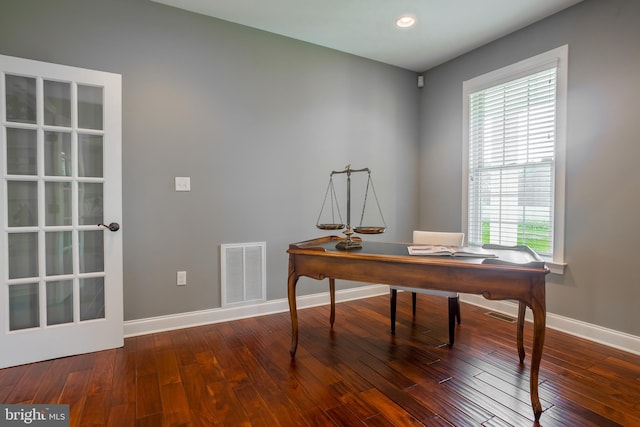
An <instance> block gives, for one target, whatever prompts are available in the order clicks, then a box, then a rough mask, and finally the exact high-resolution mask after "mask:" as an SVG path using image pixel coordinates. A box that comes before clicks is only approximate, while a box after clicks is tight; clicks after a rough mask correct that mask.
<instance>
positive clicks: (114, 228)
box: [98, 222, 120, 231]
mask: <svg viewBox="0 0 640 427" xmlns="http://www.w3.org/2000/svg"><path fill="white" fill-rule="evenodd" d="M98 227H104V228H108V229H109V230H111V231H118V230H120V224H118V223H117V222H112V223H111V224H109V225H106V224H98Z"/></svg>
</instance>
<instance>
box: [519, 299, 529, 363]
mask: <svg viewBox="0 0 640 427" xmlns="http://www.w3.org/2000/svg"><path fill="white" fill-rule="evenodd" d="M526 310H527V306H526V304H525V303H523V302H522V301H518V332H517V342H518V356H519V357H520V364H523V363H524V356H525V354H524V315H525V311H526Z"/></svg>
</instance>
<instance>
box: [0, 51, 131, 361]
mask: <svg viewBox="0 0 640 427" xmlns="http://www.w3.org/2000/svg"><path fill="white" fill-rule="evenodd" d="M0 95H1V96H0V120H1V122H2V127H1V129H0V167H1V176H2V181H1V182H0V215H1V217H2V218H1V227H2V232H0V248H1V249H0V250H1V252H0V368H2V367H7V366H15V365H20V364H24V363H30V362H35V361H39V360H46V359H52V358H57V357H62V356H68V355H72V354H81V353H87V352H92V351H98V350H104V349H108V348H115V347H120V346H122V345H123V307H122V306H123V302H122V231H121V230H120V229H119V223H120V221H121V216H122V196H121V181H122V178H121V162H122V160H121V77H120V75H117V74H112V73H105V72H100V71H93V70H85V69H80V68H75V67H68V66H62V65H57V64H50V63H44V62H39V61H32V60H26V59H21V58H15V57H9V56H3V55H0ZM103 224H111V227H109V226H105V225H103Z"/></svg>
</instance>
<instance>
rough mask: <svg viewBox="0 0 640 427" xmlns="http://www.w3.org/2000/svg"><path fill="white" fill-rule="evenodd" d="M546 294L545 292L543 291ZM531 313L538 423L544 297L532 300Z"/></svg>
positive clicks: (533, 397) (534, 402)
mask: <svg viewBox="0 0 640 427" xmlns="http://www.w3.org/2000/svg"><path fill="white" fill-rule="evenodd" d="M543 292H544V290H543ZM531 311H533V348H532V350H531V384H530V388H531V406H532V407H533V414H534V416H535V419H536V421H538V420H540V415H542V405H541V404H540V397H539V396H538V374H539V373H540V361H541V360H542V347H543V346H544V335H545V328H546V317H547V313H546V308H545V303H544V295H542V298H541V299H539V298H535V297H534V298H532V301H531Z"/></svg>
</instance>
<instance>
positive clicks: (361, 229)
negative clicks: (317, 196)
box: [316, 165, 386, 250]
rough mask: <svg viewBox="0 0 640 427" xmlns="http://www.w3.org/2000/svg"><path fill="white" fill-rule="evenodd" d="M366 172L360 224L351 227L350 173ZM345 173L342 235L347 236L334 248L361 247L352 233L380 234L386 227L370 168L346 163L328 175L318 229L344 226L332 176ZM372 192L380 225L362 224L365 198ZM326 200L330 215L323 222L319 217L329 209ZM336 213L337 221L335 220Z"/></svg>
mask: <svg viewBox="0 0 640 427" xmlns="http://www.w3.org/2000/svg"><path fill="white" fill-rule="evenodd" d="M360 172H366V173H367V174H368V176H367V186H366V189H365V192H364V202H363V204H362V214H361V215H360V225H358V226H357V227H353V228H352V227H351V174H353V173H360ZM340 174H346V175H347V223H346V229H345V231H343V233H344V235H345V236H347V238H346V239H345V240H341V241H340V242H338V244H337V245H336V248H338V249H342V250H353V249H361V248H362V240H361V239H359V238H353V237H352V236H353V234H356V233H357V234H381V233H384V230H385V228H386V224H385V222H384V217H383V216H382V209H380V203H379V202H378V196H377V195H376V190H375V188H374V186H373V181H372V179H371V170H370V169H369V168H363V169H351V165H347V167H346V168H345V169H344V170H342V171H333V172H331V174H330V175H329V185H328V186H327V191H326V193H325V196H324V200H323V202H322V208H321V209H320V214H319V215H318V220H317V221H316V227H317V228H319V229H320V230H342V229H343V228H345V224H344V222H343V221H342V216H341V214H340V208H339V205H338V198H337V196H336V191H335V187H334V185H333V176H334V175H340ZM370 192H371V194H373V198H374V199H375V202H376V205H377V207H378V213H379V216H380V221H381V222H382V225H381V226H377V225H362V223H363V220H364V216H365V212H366V211H367V200H368V198H369V193H370ZM327 201H329V204H330V205H331V216H330V222H329V221H327V222H323V221H322V220H321V218H324V216H323V214H324V215H325V216H326V215H327V214H326V213H325V209H329V208H328V207H327ZM336 214H337V221H336Z"/></svg>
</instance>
